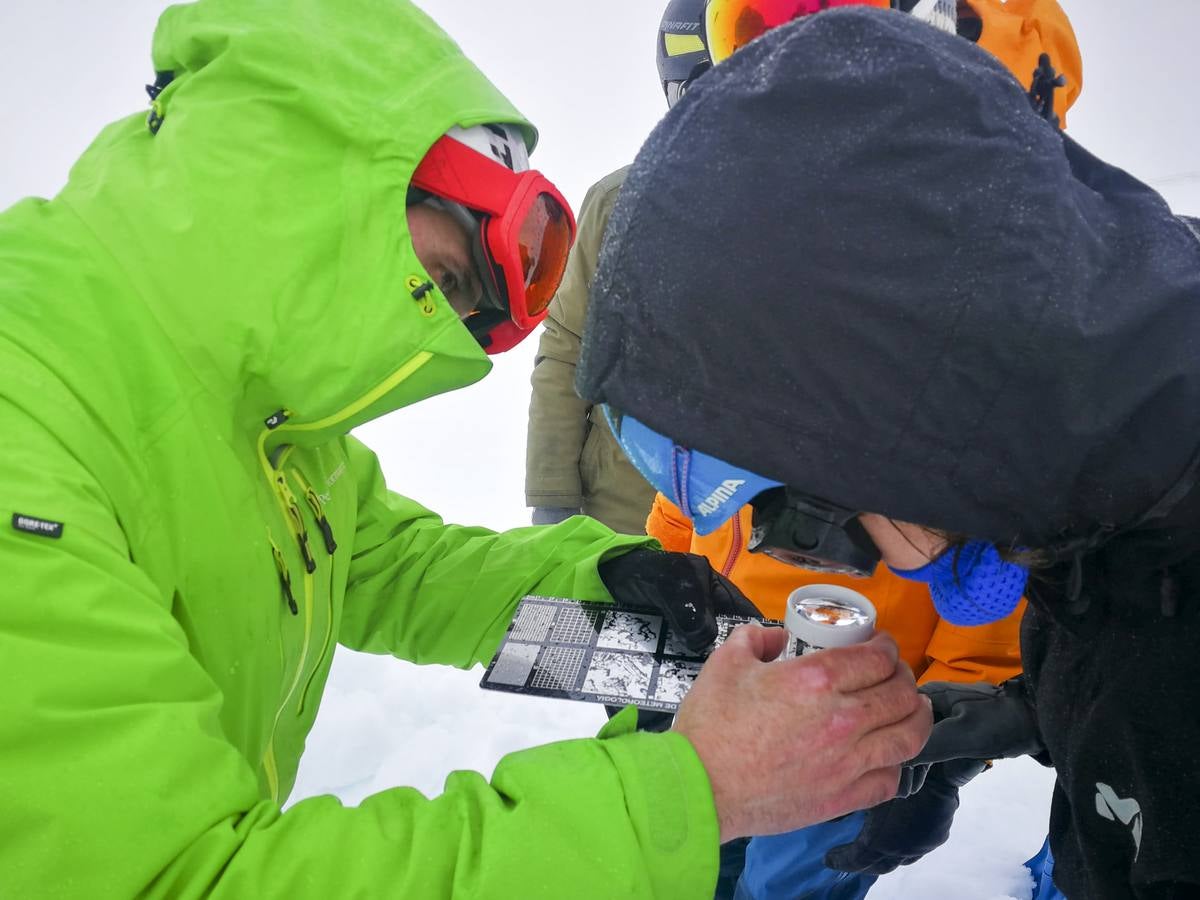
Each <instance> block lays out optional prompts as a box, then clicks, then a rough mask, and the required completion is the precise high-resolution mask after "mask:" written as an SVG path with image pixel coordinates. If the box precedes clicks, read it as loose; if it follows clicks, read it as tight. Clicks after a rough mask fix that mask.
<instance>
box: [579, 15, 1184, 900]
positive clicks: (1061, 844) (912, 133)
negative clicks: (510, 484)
mask: <svg viewBox="0 0 1200 900" xmlns="http://www.w3.org/2000/svg"><path fill="white" fill-rule="evenodd" d="M585 336H586V337H585V345H584V351H583V356H582V359H581V362H580V366H579V370H578V380H577V386H578V388H579V391H580V393H581V394H582V395H583V396H584V397H585V398H586V399H588V400H590V401H593V402H606V403H610V404H612V405H613V406H614V407H615V408H617V409H619V410H620V411H622V412H624V413H628V414H630V415H634V416H636V417H637V418H639V419H641V420H642V421H644V422H645V423H646V424H648V425H649V426H651V427H652V428H655V429H656V430H659V431H661V432H663V433H665V434H669V435H671V436H672V437H673V438H675V439H676V440H677V441H679V442H680V443H682V444H684V445H687V446H690V447H693V448H696V449H698V450H702V451H704V452H706V453H709V454H711V455H714V456H716V457H719V458H721V459H725V460H727V461H728V462H731V463H734V464H736V465H740V466H743V467H745V468H747V469H750V470H752V471H755V472H758V473H759V474H761V475H764V476H767V477H770V478H774V479H777V480H779V481H782V482H785V483H787V484H790V485H793V486H795V487H797V488H800V489H802V490H804V491H807V492H809V493H811V494H814V495H817V496H821V497H824V498H826V499H828V500H831V501H834V502H836V503H839V504H842V505H844V506H848V507H851V508H854V509H860V510H864V511H871V512H877V513H881V514H884V515H888V516H891V517H893V518H896V519H902V520H905V521H909V522H916V523H920V524H923V525H928V526H932V527H935V528H941V529H944V530H947V531H950V532H955V533H962V534H966V535H970V536H972V537H976V538H983V539H987V540H991V541H994V542H996V543H998V544H1001V545H1010V544H1013V545H1019V546H1023V547H1030V548H1046V549H1049V550H1051V551H1054V557H1055V558H1056V559H1057V560H1059V561H1058V562H1057V564H1055V565H1054V566H1053V567H1052V568H1050V569H1048V570H1047V571H1044V572H1042V573H1039V574H1038V577H1037V578H1035V580H1034V581H1032V582H1031V586H1030V599H1031V601H1032V609H1033V612H1031V614H1030V615H1029V617H1028V619H1027V622H1026V626H1025V635H1024V638H1023V651H1024V654H1025V660H1026V668H1027V671H1028V672H1029V673H1030V677H1031V680H1032V681H1033V682H1034V686H1035V694H1036V697H1037V701H1038V714H1039V723H1040V725H1041V728H1042V731H1043V737H1044V739H1045V741H1046V743H1047V746H1048V748H1049V751H1050V755H1051V757H1052V758H1053V760H1054V763H1055V766H1056V768H1057V769H1058V771H1059V786H1058V788H1057V789H1056V798H1055V804H1054V811H1053V826H1052V843H1053V845H1054V849H1055V852H1056V855H1057V856H1058V858H1059V869H1058V873H1057V874H1056V883H1058V884H1059V886H1060V887H1061V888H1062V889H1064V890H1065V891H1066V893H1067V894H1068V896H1071V897H1126V896H1141V897H1169V896H1185V895H1186V896H1191V894H1185V893H1179V894H1175V893H1170V892H1169V891H1173V890H1175V889H1176V888H1175V887H1173V886H1172V885H1175V884H1177V883H1188V884H1192V883H1195V884H1200V859H1197V858H1196V857H1197V856H1198V855H1197V854H1195V853H1194V852H1193V850H1192V848H1193V846H1194V839H1195V837H1196V835H1198V834H1200V712H1198V711H1197V704H1196V703H1195V700H1194V696H1195V694H1196V691H1197V690H1200V689H1198V688H1197V687H1196V685H1197V684H1200V661H1198V660H1200V610H1197V609H1196V607H1200V554H1198V551H1200V502H1197V496H1198V495H1200V492H1197V491H1194V490H1193V489H1192V488H1193V485H1194V483H1195V481H1196V466H1195V460H1196V459H1197V450H1198V448H1200V229H1198V227H1197V224H1196V223H1195V222H1190V221H1188V220H1185V219H1182V218H1180V217H1177V216H1175V215H1174V214H1173V213H1172V212H1171V210H1170V209H1169V208H1168V207H1167V205H1166V203H1165V202H1164V201H1163V200H1162V198H1161V197H1159V196H1158V195H1157V194H1156V193H1155V192H1154V191H1152V190H1151V189H1150V188H1148V187H1146V186H1145V185H1144V184H1141V183H1140V182H1138V181H1137V180H1136V179H1134V178H1133V177H1131V176H1130V175H1128V174H1126V173H1125V172H1123V171H1121V170H1119V169H1117V168H1115V167H1112V166H1109V165H1107V164H1105V163H1103V162H1102V161H1100V160H1098V159H1096V158H1095V157H1093V156H1092V155H1090V154H1089V153H1088V152H1087V151H1086V150H1084V149H1083V148H1082V147H1080V146H1079V145H1078V144H1076V143H1075V142H1074V141H1072V140H1071V139H1070V138H1067V137H1065V136H1063V135H1062V134H1061V133H1060V132H1059V131H1058V130H1057V129H1056V128H1055V127H1054V126H1053V125H1051V124H1049V123H1047V122H1045V121H1043V120H1042V119H1041V118H1040V117H1039V116H1038V115H1036V114H1035V113H1034V112H1033V110H1032V107H1031V104H1030V102H1029V100H1028V98H1027V97H1026V95H1025V92H1024V90H1023V88H1022V87H1021V86H1020V85H1019V84H1018V83H1017V81H1016V80H1015V79H1014V78H1013V77H1012V75H1010V74H1009V73H1008V72H1007V71H1006V70H1005V69H1004V68H1003V67H1002V66H1001V65H1000V64H999V63H998V62H997V61H996V60H994V59H993V58H992V57H991V56H989V55H988V54H987V53H985V52H983V51H981V50H979V49H978V48H976V47H974V46H972V45H971V44H970V43H969V42H967V41H964V40H962V39H959V38H956V37H954V36H952V35H943V34H941V33H939V32H936V31H934V30H933V29H930V28H928V27H925V26H923V25H921V24H920V23H918V22H915V21H912V20H911V19H910V18H908V17H906V16H903V15H897V14H893V13H890V12H886V11H879V10H873V9H864V8H848V9H837V10H831V11H828V12H826V13H822V14H820V15H817V16H811V17H807V18H804V19H801V20H798V21H797V22H794V23H792V24H790V25H788V26H785V27H782V28H779V29H776V30H775V31H773V32H771V33H769V34H768V35H766V36H765V37H763V38H761V39H759V40H757V41H755V42H753V43H752V44H750V45H749V46H747V47H746V48H745V49H743V50H741V51H739V52H738V53H737V54H736V55H735V56H734V57H733V58H731V59H730V60H729V61H727V62H724V63H722V64H721V65H720V66H717V67H716V68H715V69H714V70H713V72H712V73H710V74H709V75H708V76H706V77H705V78H704V79H702V80H701V81H699V82H697V83H696V85H695V86H694V88H693V89H692V90H691V91H690V92H689V93H688V95H687V96H686V97H685V98H684V99H683V100H682V101H681V102H680V103H679V104H678V105H677V106H676V107H675V108H674V109H673V110H672V111H671V112H670V113H669V114H668V115H667V116H666V117H665V118H664V119H663V121H662V122H661V123H660V125H659V126H658V127H657V128H656V129H655V131H654V133H653V134H652V135H651V137H650V138H649V140H648V141H647V142H646V144H645V146H644V147H643V149H642V151H641V153H640V154H639V156H638V159H637V161H636V162H635V164H634V166H633V168H632V170H631V171H630V174H629V177H628V180H627V181H626V184H625V187H624V189H623V190H622V192H621V195H620V198H619V200H618V203H617V206H616V209H615V211H614V213H613V216H612V219H611V221H610V225H609V229H608V232H607V238H606V244H605V247H604V250H603V253H602V256H601V259H600V266H599V271H598V273H597V277H596V279H595V282H594V285H593V290H592V298H591V304H590V311H589V318H588V321H587V325H586V328H585ZM1105 789H1108V790H1111V792H1112V796H1113V797H1115V798H1118V799H1134V800H1135V804H1134V805H1136V806H1137V808H1138V812H1137V814H1136V816H1135V817H1133V818H1131V819H1130V820H1129V821H1121V817H1122V815H1124V812H1125V811H1128V810H1131V809H1133V806H1130V805H1128V804H1126V805H1124V806H1121V805H1120V804H1118V806H1120V810H1121V812H1120V814H1118V813H1117V812H1113V810H1112V809H1111V806H1110V807H1105V808H1107V809H1108V811H1109V812H1111V813H1112V815H1111V816H1109V815H1106V814H1105V813H1104V811H1103V810H1102V809H1101V807H1102V805H1103V804H1102V802H1101V801H1102V800H1104V798H1105V797H1107V796H1108V794H1105V793H1104V790H1105ZM1105 802H1106V803H1107V802H1108V801H1106V800H1105ZM1135 819H1136V823H1135V821H1134V820H1135ZM1135 830H1136V837H1135Z"/></svg>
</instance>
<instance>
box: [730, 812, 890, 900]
mask: <svg viewBox="0 0 1200 900" xmlns="http://www.w3.org/2000/svg"><path fill="white" fill-rule="evenodd" d="M863 815H864V814H863V813H855V814H854V815H851V816H845V817H844V818H841V819H837V820H835V821H833V822H822V823H821V824H820V825H811V826H809V827H808V828H802V829H800V830H799V831H792V832H789V833H787V834H775V835H770V836H769V837H757V838H755V839H754V840H752V841H751V842H750V846H749V848H748V849H747V850H746V868H745V871H743V872H742V878H741V881H739V882H738V887H737V894H736V895H735V900H785V898H786V900H817V898H821V900H860V898H862V897H864V896H865V895H866V893H867V891H868V890H869V889H870V887H871V885H873V884H874V883H875V876H874V875H861V874H857V875H856V874H851V873H849V872H838V871H836V870H834V869H827V868H826V867H825V862H824V860H825V853H826V851H828V850H832V849H833V848H834V847H836V846H837V845H838V844H848V843H850V842H851V841H852V840H854V839H855V838H856V837H858V833H859V831H861V830H862V824H863Z"/></svg>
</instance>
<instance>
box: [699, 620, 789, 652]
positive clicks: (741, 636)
mask: <svg viewBox="0 0 1200 900" xmlns="http://www.w3.org/2000/svg"><path fill="white" fill-rule="evenodd" d="M785 646H787V632H786V631H785V630H784V629H782V628H766V627H764V626H762V625H759V624H758V623H757V622H751V623H749V624H746V625H739V626H738V627H737V628H735V629H734V630H733V631H732V632H731V633H730V635H729V637H728V638H726V640H725V643H724V644H722V645H721V646H720V647H719V648H718V649H717V651H716V653H719V654H721V655H723V656H733V655H737V656H741V657H743V658H745V657H753V658H754V659H756V660H758V661H760V662H770V661H771V660H773V659H776V658H777V657H778V656H779V654H780V653H782V652H783V648H784V647H785ZM716 653H714V654H713V655H714V656H715V655H716Z"/></svg>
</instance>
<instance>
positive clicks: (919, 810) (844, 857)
mask: <svg viewBox="0 0 1200 900" xmlns="http://www.w3.org/2000/svg"><path fill="white" fill-rule="evenodd" d="M989 765H990V764H989V763H987V762H985V761H984V760H980V759H955V760H951V761H949V762H941V763H936V764H934V765H932V766H929V767H928V768H927V769H926V770H925V772H924V776H925V778H924V784H923V786H922V787H921V789H920V790H919V791H918V792H917V793H915V794H913V795H912V796H911V797H906V798H903V799H898V800H889V801H888V802H887V803H881V804H880V805H879V806H876V807H875V808H874V809H870V810H867V816H866V819H865V820H864V821H863V827H862V831H860V832H859V833H858V837H856V838H855V839H854V841H853V842H852V843H849V844H841V845H840V846H837V847H834V848H833V849H832V850H830V851H829V852H828V853H826V854H825V865H826V866H828V867H829V868H831V869H840V870H842V871H843V872H866V873H868V874H870V875H886V874H887V873H888V872H890V871H892V870H893V869H895V868H896V867H897V866H907V865H909V864H911V863H915V862H916V861H917V860H918V859H920V858H921V857H922V856H924V855H925V854H926V853H928V852H929V851H930V850H936V849H937V848H938V847H940V846H941V845H942V844H944V843H945V842H946V838H948V837H950V824H951V823H952V822H953V821H954V813H955V812H956V811H957V810H958V789H959V788H960V787H962V786H963V785H964V784H966V783H967V782H968V781H970V780H971V779H972V778H974V777H975V776H976V775H978V774H979V773H980V772H982V771H983V770H984V769H986V768H987V767H988V766H989Z"/></svg>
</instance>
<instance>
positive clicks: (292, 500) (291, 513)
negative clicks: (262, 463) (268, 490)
mask: <svg viewBox="0 0 1200 900" xmlns="http://www.w3.org/2000/svg"><path fill="white" fill-rule="evenodd" d="M275 489H276V490H277V491H278V492H279V497H280V499H282V500H283V505H284V507H285V511H286V513H287V520H288V527H289V528H290V529H291V531H292V536H293V537H294V538H295V539H296V545H297V546H298V547H299V548H300V556H301V557H302V558H303V560H304V570H305V571H306V572H308V574H309V575H311V574H312V573H313V572H315V571H317V561H316V559H315V558H314V557H313V555H312V550H311V549H310V548H309V546H308V529H307V528H305V527H304V517H303V516H302V515H300V505H299V504H298V503H297V502H296V495H295V494H293V493H292V488H291V486H290V485H289V484H288V482H287V476H286V475H284V474H283V472H276V473H275Z"/></svg>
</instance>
